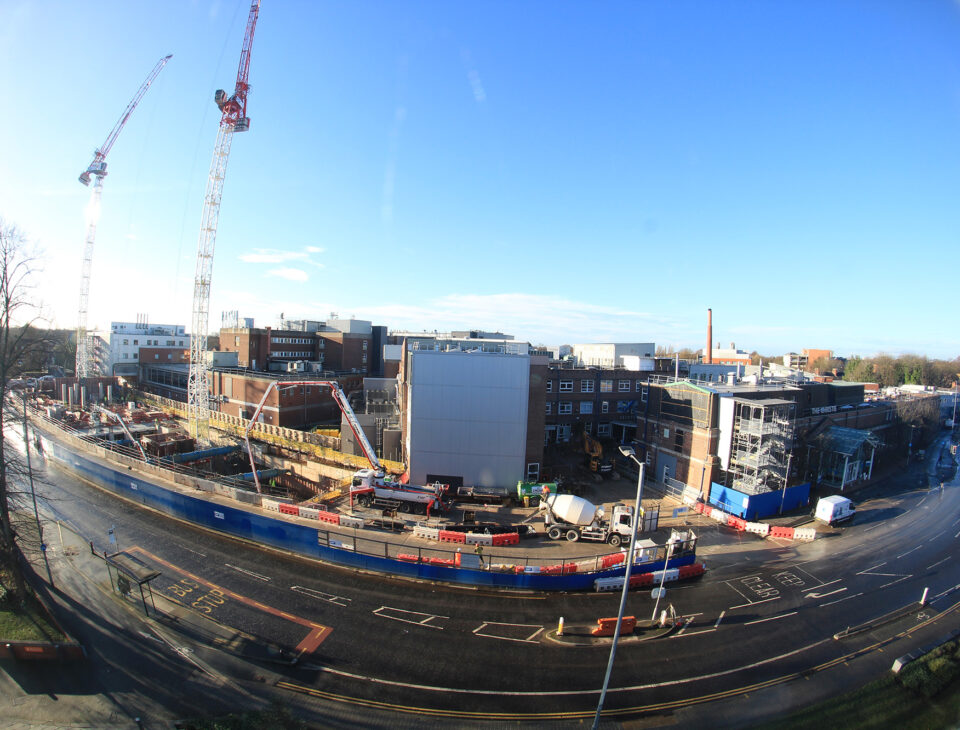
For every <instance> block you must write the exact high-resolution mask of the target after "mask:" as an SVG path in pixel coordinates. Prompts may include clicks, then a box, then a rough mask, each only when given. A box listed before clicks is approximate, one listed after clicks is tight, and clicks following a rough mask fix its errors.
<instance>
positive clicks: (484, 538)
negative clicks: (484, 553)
mask: <svg viewBox="0 0 960 730" xmlns="http://www.w3.org/2000/svg"><path fill="white" fill-rule="evenodd" d="M463 536H464V542H465V543H466V544H467V545H493V535H482V534H480V533H479V532H467V533H463Z"/></svg>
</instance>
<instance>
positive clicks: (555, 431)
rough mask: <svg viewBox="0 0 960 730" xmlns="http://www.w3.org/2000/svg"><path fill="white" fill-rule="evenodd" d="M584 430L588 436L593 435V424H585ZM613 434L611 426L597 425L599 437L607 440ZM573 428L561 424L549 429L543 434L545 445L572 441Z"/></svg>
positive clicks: (607, 424)
mask: <svg viewBox="0 0 960 730" xmlns="http://www.w3.org/2000/svg"><path fill="white" fill-rule="evenodd" d="M583 430H584V431H586V432H587V433H588V434H592V433H593V423H589V422H588V423H585V424H583ZM610 433H611V425H610V424H609V423H598V424H597V437H598V438H606V437H609V436H610ZM570 434H571V427H570V424H560V425H558V426H557V427H556V428H553V427H548V428H547V430H546V431H544V433H543V443H544V445H545V446H546V445H547V444H551V443H554V442H556V443H558V444H563V443H566V442H568V441H569V440H570Z"/></svg>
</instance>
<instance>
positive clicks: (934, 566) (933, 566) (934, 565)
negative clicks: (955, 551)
mask: <svg viewBox="0 0 960 730" xmlns="http://www.w3.org/2000/svg"><path fill="white" fill-rule="evenodd" d="M949 559H950V556H949V555H948V556H947V557H945V558H944V559H943V560H938V561H937V562H935V563H934V564H933V565H928V566H927V570H930V568H936V567H937V566H938V565H940V563H945V562H947V561H948V560H949Z"/></svg>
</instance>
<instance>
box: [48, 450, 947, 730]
mask: <svg viewBox="0 0 960 730" xmlns="http://www.w3.org/2000/svg"><path fill="white" fill-rule="evenodd" d="M928 453H931V454H935V453H936V449H935V448H931V449H929V450H928ZM924 467H925V471H924V472H923V473H917V472H916V467H915V471H914V472H912V473H910V474H908V475H905V476H904V477H903V479H910V480H912V482H911V483H910V484H909V488H908V489H907V490H906V491H899V492H898V491H897V490H898V489H901V490H902V488H903V486H902V484H901V485H897V484H892V485H889V486H888V487H887V488H886V489H885V490H881V491H880V493H878V494H876V496H873V497H871V498H870V499H869V500H867V501H865V502H863V503H861V504H860V505H859V509H858V515H857V519H856V521H855V522H854V524H852V525H851V526H848V527H845V528H843V529H842V530H837V531H835V533H834V534H831V535H829V536H826V537H823V538H822V539H818V540H816V541H815V542H813V543H798V544H794V543H789V542H786V541H775V540H766V541H764V540H761V539H760V538H755V537H754V536H750V535H746V536H739V535H738V536H736V537H731V538H729V539H728V540H727V541H726V545H725V546H721V545H714V546H713V547H711V548H710V549H709V552H710V555H709V556H708V557H707V558H706V561H707V564H708V567H709V568H710V572H709V573H708V575H707V576H706V577H705V578H704V579H702V580H700V581H698V582H693V583H690V584H683V585H680V584H678V585H675V586H672V587H670V586H668V589H669V590H668V593H667V597H666V603H664V604H663V605H667V604H672V605H673V607H674V608H675V609H676V611H677V613H678V614H680V615H682V616H684V617H685V618H686V619H687V623H686V625H685V626H684V627H683V628H682V629H681V630H679V631H676V632H675V633H674V634H672V635H671V636H670V637H669V638H665V639H661V640H658V641H657V642H655V643H642V642H630V641H624V642H622V644H621V646H620V648H619V649H618V652H617V662H616V665H615V667H614V671H613V675H612V679H611V689H610V691H609V693H608V695H607V699H606V703H605V709H606V710H607V711H609V712H610V713H611V714H610V717H612V718H621V717H628V716H630V715H634V714H638V713H646V714H662V713H676V712H682V713H685V714H684V715H683V716H684V717H687V718H691V719H695V718H698V717H699V718H702V719H706V718H708V717H709V718H711V721H713V722H716V721H717V719H718V717H726V720H727V721H728V723H729V724H737V723H738V722H742V721H743V720H744V718H748V717H754V718H758V719H760V718H762V717H764V713H765V712H776V713H779V712H782V711H783V710H784V709H785V706H784V705H783V703H784V702H786V703H787V706H789V703H790V701H791V700H792V701H794V702H805V701H808V697H809V696H810V695H813V696H818V692H817V691H815V689H813V688H817V687H819V688H820V692H819V694H821V695H822V694H828V693H830V692H835V691H837V690H838V689H841V688H843V686H844V685H845V684H848V683H849V684H850V685H851V686H852V684H853V681H856V680H858V679H859V678H860V677H861V675H863V674H865V668H867V667H870V668H872V667H873V666H874V664H872V663H861V664H860V665H858V666H859V667H860V668H859V669H858V668H857V667H856V666H854V667H853V668H851V663H852V662H853V657H852V656H848V655H851V654H855V653H857V652H859V651H861V650H863V649H865V648H867V647H871V646H872V645H874V644H877V643H878V642H881V645H880V646H877V647H874V648H873V649H870V651H868V652H867V653H866V654H865V656H867V655H869V656H870V658H871V659H870V661H871V662H876V661H877V658H878V654H879V652H880V651H881V650H885V651H886V657H885V658H884V659H883V661H884V662H887V664H889V663H890V662H892V659H893V658H894V657H895V656H896V655H897V654H896V653H892V654H891V653H890V652H891V651H895V650H897V647H899V646H900V645H902V644H903V643H904V642H907V641H908V640H907V639H898V641H899V642H900V643H897V644H894V645H893V646H891V647H890V648H887V647H885V646H883V645H882V642H884V641H885V640H886V639H888V638H889V637H894V636H896V635H897V634H899V633H901V632H903V633H904V634H909V635H911V636H913V635H914V634H915V635H916V636H926V635H928V634H931V633H935V632H936V631H940V632H941V633H943V632H945V631H946V630H947V628H945V625H944V622H943V621H941V622H937V621H936V617H937V616H938V614H939V613H940V612H941V611H945V610H948V609H949V608H950V607H951V606H953V605H954V603H956V601H957V600H958V599H960V593H958V592H957V591H958V588H960V570H958V567H957V557H956V556H957V555H958V554H960V551H958V546H960V517H958V516H960V487H958V480H957V479H956V478H953V479H952V480H951V481H950V482H949V483H948V485H947V486H946V487H945V488H944V489H942V490H941V489H940V488H939V483H940V474H941V473H945V471H944V470H940V471H939V472H938V470H937V466H936V457H935V456H934V457H933V458H931V459H930V460H929V461H928V462H927V464H925V465H924ZM38 468H39V469H40V470H43V469H45V468H46V469H48V471H47V473H46V477H45V478H46V481H47V482H48V484H47V485H45V486H44V487H42V488H41V492H42V493H43V499H42V510H43V512H44V514H45V515H46V516H48V517H49V518H52V519H59V520H62V521H63V522H64V524H66V525H69V526H70V527H71V528H72V529H73V530H75V531H76V532H78V533H79V534H81V535H83V536H85V537H86V538H87V539H89V540H92V541H93V542H94V543H95V545H96V547H97V548H98V550H101V551H102V550H103V549H104V548H106V547H107V546H108V542H107V530H108V529H110V528H111V527H114V528H115V536H116V538H117V541H118V543H119V544H118V547H119V548H120V549H123V550H126V551H128V552H131V553H133V554H135V555H137V556H138V557H140V558H141V559H142V560H143V561H144V562H146V563H148V564H150V565H153V566H155V567H157V568H158V569H159V570H161V571H162V576H161V577H160V578H159V579H157V581H155V583H154V590H155V591H156V592H158V593H161V594H163V595H165V596H166V597H167V598H169V599H171V600H175V601H178V602H179V603H181V604H182V605H183V606H185V607H187V608H188V609H189V610H190V611H193V612H195V613H197V614H199V615H202V616H203V617H207V618H210V619H214V620H215V621H217V622H218V623H219V624H221V625H224V626H227V627H232V628H234V629H236V630H237V632H238V635H239V636H245V637H249V641H251V642H255V643H262V644H264V645H270V646H277V647H281V648H282V649H283V651H284V655H283V656H284V657H298V659H299V661H298V663H297V664H296V665H294V666H283V665H280V664H275V665H272V666H271V667H270V672H271V679H272V680H273V681H274V684H275V685H276V682H280V684H279V686H280V687H281V688H283V690H284V691H285V692H286V694H285V696H286V697H287V699H288V700H289V701H290V702H293V703H294V704H299V705H300V706H302V707H308V706H309V707H313V708H320V707H329V703H330V702H331V701H332V702H334V703H336V702H347V703H350V704H352V705H353V706H355V707H364V706H372V705H373V704H374V703H375V704H376V707H377V709H378V711H382V712H385V713H387V715H386V716H390V713H392V712H398V711H403V710H404V709H407V708H409V709H411V710H418V711H419V712H421V713H436V714H437V715H440V716H443V717H445V718H447V719H449V718H456V719H457V720H458V722H460V723H462V722H467V721H470V720H478V719H479V718H480V717H483V718H485V719H487V720H489V719H501V720H513V719H524V718H527V719H536V720H539V721H547V720H551V719H557V720H560V719H566V720H583V719H589V718H592V715H593V710H594V708H595V707H596V703H597V699H598V695H599V687H600V684H601V682H602V678H603V673H604V670H605V667H606V662H607V657H608V652H609V644H597V645H596V646H586V647H585V646H572V645H568V644H565V643H563V641H562V640H557V639H555V638H554V637H552V633H553V632H554V630H555V628H556V624H557V621H558V619H559V618H560V617H561V616H563V617H564V619H565V621H566V622H567V624H568V626H569V625H575V624H594V623H595V622H596V619H597V618H599V617H602V616H612V615H616V612H617V606H618V601H619V594H596V593H583V594H561V595H544V594H508V593H500V592H492V591H489V592H488V591H482V590H480V591H478V590H465V589H463V588H452V587H446V586H440V585H432V584H420V583H415V582H410V581H405V580H392V579H386V578H384V577H382V576H372V575H365V574H361V573H356V572H353V571H348V570H342V569H339V568H335V567H330V566H325V565H320V564H317V563H313V562H310V561H306V560H300V559H296V558H292V557H290V556H286V555H280V554H278V553H276V552H269V551H264V550H260V549H257V548H255V547H253V546H250V545H247V544H244V543H241V542H238V541H234V540H230V539H226V538H222V537H220V536H218V535H215V534H212V533H208V532H205V531H202V530H198V529H196V528H193V527H191V526H190V525H187V524H185V523H182V522H178V521H175V520H171V519H169V518H167V517H164V516H160V515H158V514H155V513H153V512H150V511H148V510H144V509H142V508H139V507H136V506H134V505H130V504H127V503H124V502H122V501H120V500H118V499H117V498H115V497H114V496H112V495H110V494H108V493H106V492H102V491H100V490H98V489H96V488H93V487H91V486H90V485H88V484H85V483H83V482H81V481H79V480H77V479H76V478H74V477H73V476H72V475H70V474H68V473H65V472H63V471H60V470H59V469H57V468H56V467H54V466H50V467H45V466H44V465H43V464H40V465H39V467H38ZM48 529H49V528H48ZM716 529H718V530H721V531H725V530H726V529H727V528H716ZM708 542H712V541H708ZM113 549H115V548H113ZM54 553H55V551H54ZM925 588H927V589H929V597H930V598H929V605H928V606H927V607H924V608H923V609H922V610H920V609H919V607H918V610H917V611H916V612H914V613H911V614H910V615H909V616H907V617H905V618H902V619H900V620H898V621H895V622H892V623H890V624H888V625H886V626H885V627H883V628H882V629H877V630H875V631H872V632H867V633H865V634H859V635H857V636H854V637H851V638H849V639H844V640H841V641H837V640H834V638H833V635H834V634H835V633H837V632H842V631H843V630H844V629H846V628H847V627H849V626H855V625H857V624H860V623H862V622H865V621H869V620H871V619H874V618H875V617H877V616H878V615H881V614H883V613H885V612H887V611H890V610H893V609H896V608H900V607H903V606H905V605H908V604H910V603H911V602H916V601H918V600H919V598H920V596H921V594H922V593H923V590H924V589H925ZM652 604H653V602H652V600H651V599H650V596H649V593H647V592H645V591H644V592H638V593H635V594H631V596H630V599H629V604H628V608H627V613H628V614H630V613H633V614H635V615H637V616H638V617H639V618H641V619H645V618H649V616H650V612H651V611H652V608H653V605H652ZM952 621H953V624H954V625H955V624H956V619H955V618H953V619H952ZM911 640H912V639H911ZM145 641H146V640H145ZM920 643H922V642H920ZM201 644H202V642H201V643H200V644H197V645H195V646H194V650H195V651H196V652H197V655H198V656H200V655H202V656H204V657H205V660H207V661H210V662H216V661H217V657H216V653H215V652H212V651H211V650H210V648H209V647H205V646H202V645H201ZM171 651H172V650H171ZM900 653H902V652H900ZM864 661H866V660H864ZM831 663H835V664H836V666H835V667H834V666H833V665H832V664H831ZM824 665H828V666H824ZM230 666H231V669H230V671H237V669H236V667H235V666H233V665H230ZM195 670H196V669H195V668H194V669H192V670H191V671H195ZM505 670H506V671H505ZM871 670H872V669H871ZM804 674H805V675H807V677H808V679H807V680H806V681H804V680H792V678H793V677H794V676H795V675H804ZM782 677H785V678H787V679H786V680H784V681H783V682H781V681H779V678H782ZM787 680H790V681H787ZM798 683H800V684H802V685H803V691H798V690H797V689H796V687H797V686H798ZM755 685H756V686H755ZM766 686H769V687H770V689H764V687H766ZM786 687H790V688H792V689H790V691H786V690H785V689H784V688H786ZM272 689H273V691H277V690H276V687H274V688H272ZM761 691H764V692H767V693H769V694H770V695H771V697H773V696H775V697H776V698H777V699H776V703H778V704H774V703H772V702H770V703H768V702H766V701H764V702H760V703H751V711H750V712H745V711H744V709H743V707H742V706H741V705H740V704H737V703H736V700H727V699H726V698H728V697H732V698H740V697H742V696H743V695H744V694H745V693H746V694H748V695H750V696H753V697H754V698H756V697H758V696H759V695H758V694H757V693H758V692H761ZM281 694H283V693H281ZM708 699H712V700H714V701H713V702H712V703H711V704H701V703H703V702H705V701H706V700H708ZM723 701H726V702H727V703H728V705H730V707H729V708H728V709H727V710H724V709H718V707H722V706H723V705H724V702H723ZM741 702H742V701H741ZM707 708H709V709H707ZM725 712H726V713H728V714H725ZM701 713H702V714H701Z"/></svg>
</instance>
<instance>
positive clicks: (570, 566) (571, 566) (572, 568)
mask: <svg viewBox="0 0 960 730" xmlns="http://www.w3.org/2000/svg"><path fill="white" fill-rule="evenodd" d="M579 569H580V566H579V565H577V564H576V563H566V564H565V565H564V566H563V572H564V573H568V574H569V573H576V572H577V571H578V570H579Z"/></svg>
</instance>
